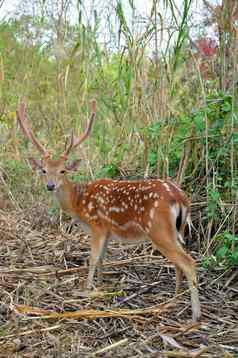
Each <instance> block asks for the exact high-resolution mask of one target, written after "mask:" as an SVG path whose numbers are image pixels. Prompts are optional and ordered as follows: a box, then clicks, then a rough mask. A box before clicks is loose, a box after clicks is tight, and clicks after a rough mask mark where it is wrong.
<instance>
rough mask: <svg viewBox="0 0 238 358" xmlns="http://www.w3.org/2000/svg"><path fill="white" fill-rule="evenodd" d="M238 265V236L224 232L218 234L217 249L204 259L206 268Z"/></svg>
mask: <svg viewBox="0 0 238 358" xmlns="http://www.w3.org/2000/svg"><path fill="white" fill-rule="evenodd" d="M217 265H219V266H224V267H225V268H229V267H238V237H237V236H234V235H232V234H230V233H229V232H223V233H222V234H219V235H218V236H216V249H215V251H214V254H213V255H212V256H209V257H206V258H204V260H203V266H204V267H205V268H209V267H215V266H217Z"/></svg>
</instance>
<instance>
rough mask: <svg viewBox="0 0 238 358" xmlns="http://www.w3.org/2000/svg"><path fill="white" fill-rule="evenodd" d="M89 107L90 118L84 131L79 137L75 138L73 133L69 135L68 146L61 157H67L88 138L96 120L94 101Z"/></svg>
mask: <svg viewBox="0 0 238 358" xmlns="http://www.w3.org/2000/svg"><path fill="white" fill-rule="evenodd" d="M90 106H91V116H90V120H89V122H88V125H87V128H86V130H85V131H84V132H83V133H82V134H80V136H79V137H75V136H74V134H73V133H72V134H71V138H70V142H69V145H68V147H67V148H66V150H65V151H64V153H63V155H62V156H63V157H67V156H68V155H69V153H70V151H71V150H72V149H73V148H76V147H77V146H78V145H80V144H81V143H82V142H83V141H84V140H85V139H86V138H87V137H88V136H89V134H90V132H91V130H92V126H93V122H94V120H95V118H96V100H95V99H93V100H92V101H91V103H90Z"/></svg>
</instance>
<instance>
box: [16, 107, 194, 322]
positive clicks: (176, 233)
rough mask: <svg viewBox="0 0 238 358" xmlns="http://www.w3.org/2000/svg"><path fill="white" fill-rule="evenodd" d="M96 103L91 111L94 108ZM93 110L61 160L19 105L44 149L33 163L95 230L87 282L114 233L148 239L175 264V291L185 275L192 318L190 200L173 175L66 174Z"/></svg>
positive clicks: (131, 239) (130, 239) (30, 135)
mask: <svg viewBox="0 0 238 358" xmlns="http://www.w3.org/2000/svg"><path fill="white" fill-rule="evenodd" d="M95 106H96V104H95V103H94V105H93V108H94V111H93V113H94V114H95ZM94 117H95V115H94V116H91V120H90V122H89V125H88V128H87V130H86V131H85V133H83V134H82V135H81V136H80V138H79V139H75V138H74V137H73V136H72V137H71V142H70V144H69V147H68V148H67V149H66V151H65V153H64V154H63V155H62V156H61V157H60V159H58V160H52V159H51V158H50V155H49V153H48V152H47V151H46V150H45V149H44V147H43V146H42V145H41V144H40V143H39V142H38V141H37V139H36V138H35V137H34V135H33V133H32V131H31V130H30V129H29V127H28V124H27V121H26V119H25V106H24V104H21V105H20V106H19V108H18V110H17V119H18V121H19V123H20V126H21V128H22V130H23V132H24V134H25V135H26V136H27V137H28V139H29V140H31V142H32V143H33V144H35V145H36V147H37V149H38V150H39V151H40V152H41V153H42V154H43V158H42V160H41V161H38V160H35V159H33V158H30V162H31V165H32V167H33V168H34V169H37V170H39V171H40V172H41V174H42V176H43V178H44V181H45V183H46V186H47V189H48V190H49V191H53V192H54V194H55V195H56V198H57V199H58V201H59V204H60V206H61V208H62V209H63V210H64V211H66V212H67V213H68V214H70V215H71V216H72V217H73V218H74V219H76V220H77V221H79V222H80V223H81V224H82V225H83V228H84V229H85V230H86V231H89V233H90V234H91V254H90V264H89V274H88V281H87V286H88V288H91V287H92V286H93V278H94V274H95V271H96V269H97V270H98V273H100V271H101V264H102V260H103V257H104V254H105V251H106V248H107V244H108V241H109V240H110V239H111V238H114V239H120V240H121V241H122V242H126V243H128V242H134V243H136V242H138V241H142V240H143V241H144V240H150V241H152V243H153V244H154V245H155V246H156V247H157V248H158V250H159V251H160V252H161V253H162V254H163V255H164V256H165V257H167V258H168V259H169V260H170V261H171V262H172V263H173V264H174V265H175V268H176V292H178V290H179V286H180V281H181V276H182V274H184V275H185V276H186V278H187V281H188V285H189V289H190V293H191V302H192V311H193V319H194V320H197V319H199V318H200V315H201V311H200V303H199V298H198V289H197V277H196V269H195V262H194V260H193V259H192V257H191V256H190V255H188V254H187V253H186V252H185V251H184V249H183V248H182V246H181V244H180V242H179V240H180V239H183V233H184V228H185V225H186V222H187V221H188V218H189V214H190V207H189V200H188V199H187V197H186V195H185V194H184V192H183V191H182V190H181V189H180V188H179V187H178V186H177V185H176V184H174V183H173V182H171V181H170V180H166V181H162V180H160V179H153V180H152V179H151V180H141V181H117V180H110V179H100V180H96V181H93V182H91V183H87V184H76V183H74V182H71V181H69V180H68V178H67V175H66V174H67V171H69V170H75V169H76V167H77V163H76V162H73V163H72V164H71V165H68V164H67V163H66V160H67V157H68V154H69V151H70V150H71V149H72V148H74V147H76V146H77V145H79V144H80V143H81V142H82V141H83V140H84V139H85V138H86V137H87V135H88V134H89V132H90V129H91V127H92V121H93V119H94Z"/></svg>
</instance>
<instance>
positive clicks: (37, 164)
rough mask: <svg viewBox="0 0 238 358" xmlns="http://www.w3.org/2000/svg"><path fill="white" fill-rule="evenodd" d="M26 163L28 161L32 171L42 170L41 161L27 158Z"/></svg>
mask: <svg viewBox="0 0 238 358" xmlns="http://www.w3.org/2000/svg"><path fill="white" fill-rule="evenodd" d="M28 161H29V163H30V166H31V168H32V169H33V170H39V169H42V161H41V160H39V159H35V158H32V157H29V158H28Z"/></svg>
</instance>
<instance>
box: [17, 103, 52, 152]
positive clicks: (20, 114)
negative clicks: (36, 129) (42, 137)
mask: <svg viewBox="0 0 238 358" xmlns="http://www.w3.org/2000/svg"><path fill="white" fill-rule="evenodd" d="M25 113H26V104H25V103H23V102H21V103H20V104H19V105H18V107H17V110H16V115H17V121H18V123H19V125H20V127H21V130H22V132H23V133H24V135H25V136H26V138H28V139H29V140H30V142H31V143H32V144H33V145H35V147H36V148H37V149H38V151H39V152H40V153H41V154H43V155H44V157H48V156H49V155H50V154H49V152H48V151H47V150H46V149H45V148H44V147H43V145H42V144H41V143H40V142H39V141H38V140H37V139H36V137H35V136H34V134H33V132H32V130H31V129H30V127H29V125H28V123H27V119H26V115H25Z"/></svg>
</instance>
